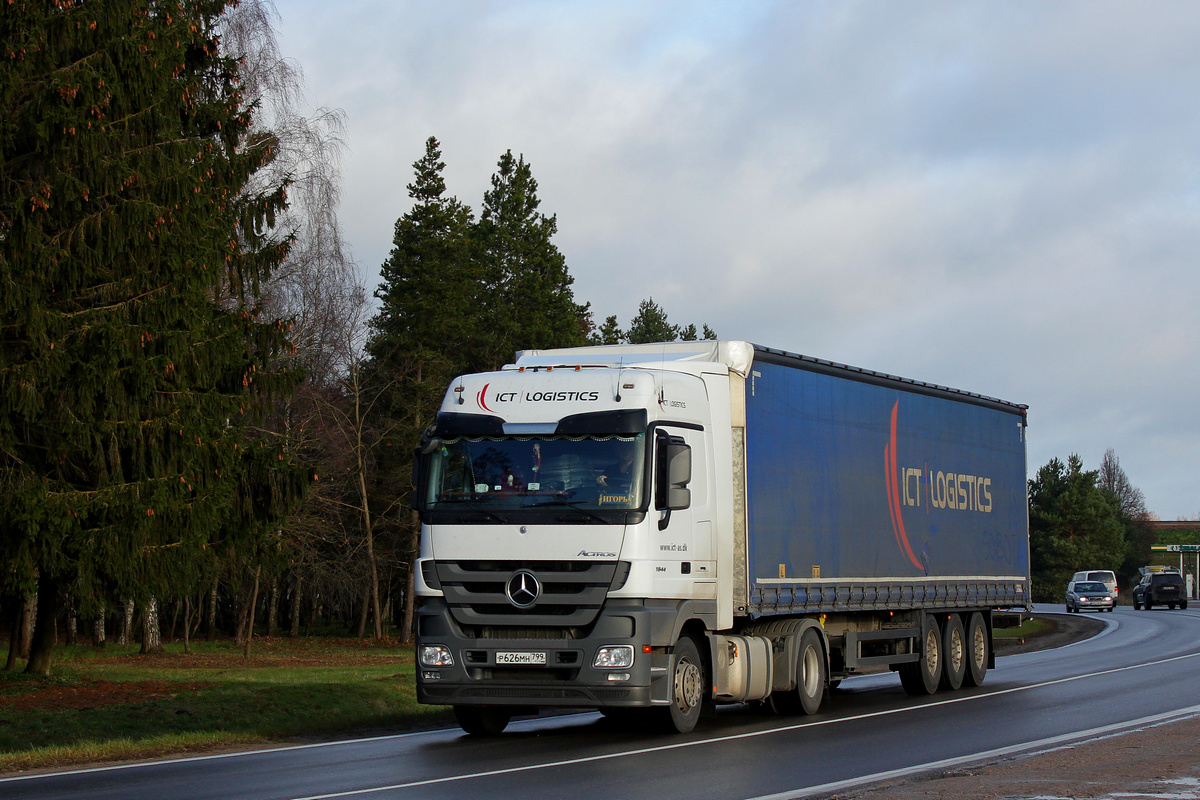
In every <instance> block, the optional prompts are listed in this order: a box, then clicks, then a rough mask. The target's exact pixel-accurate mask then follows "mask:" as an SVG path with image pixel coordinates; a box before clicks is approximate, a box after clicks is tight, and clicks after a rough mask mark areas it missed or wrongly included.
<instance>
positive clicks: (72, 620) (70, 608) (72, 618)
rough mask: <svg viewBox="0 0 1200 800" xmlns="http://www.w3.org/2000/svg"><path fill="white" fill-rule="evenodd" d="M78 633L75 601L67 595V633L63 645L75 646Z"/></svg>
mask: <svg viewBox="0 0 1200 800" xmlns="http://www.w3.org/2000/svg"><path fill="white" fill-rule="evenodd" d="M78 632H79V619H78V617H77V616H76V615H75V599H74V598H73V597H71V595H69V594H68V595H67V632H66V636H65V642H64V643H65V644H75V638H76V636H77V634H78Z"/></svg>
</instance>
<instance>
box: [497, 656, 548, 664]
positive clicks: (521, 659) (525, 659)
mask: <svg viewBox="0 0 1200 800" xmlns="http://www.w3.org/2000/svg"><path fill="white" fill-rule="evenodd" d="M496 663H497V664H537V665H544V664H545V663H546V654H545V653H496Z"/></svg>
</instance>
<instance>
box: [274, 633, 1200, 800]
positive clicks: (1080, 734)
mask: <svg viewBox="0 0 1200 800" xmlns="http://www.w3.org/2000/svg"><path fill="white" fill-rule="evenodd" d="M1190 658H1200V653H1191V654H1189V655H1182V656H1172V657H1171V658H1164V659H1161V660H1159V661H1151V662H1149V663H1146V664H1135V665H1133V666H1128V667H1114V668H1112V669H1105V670H1100V671H1099V672H1091V673H1088V674H1086V675H1075V676H1072V677H1068V678H1056V679H1055V680H1052V681H1043V682H1042V683H1034V684H1030V685H1028V686H1014V687H1011V688H1008V689H1000V690H997V691H994V692H988V693H987V694H978V695H969V696H966V697H954V698H949V699H946V700H938V701H935V702H932V703H922V704H921V705H917V706H903V707H901V708H893V709H889V710H887V711H872V712H871V713H869V714H858V715H856V716H853V717H841V718H838V719H824V720H815V721H813V722H802V723H798V724H795V725H786V726H784V727H782V728H770V729H768V730H762V731H751V732H749V733H736V734H730V735H728V736H718V737H716V738H713V739H699V740H696V741H691V742H678V743H675V744H664V745H656V746H654V747H641V748H638V749H636V750H624V751H621V752H619V753H607V754H604V755H597V756H584V757H581V758H571V759H565V760H563V761H549V762H546V763H543V764H528V765H525V766H521V767H506V768H504V769H493V770H486V771H484V772H471V773H466V774H463V775H447V776H444V777H440V778H427V779H425V780H420V781H409V782H408V783H394V784H390V785H388V786H373V787H369V788H366V789H348V790H347V791H344V792H332V793H330V794H315V795H310V796H308V797H297V798H292V800H334V798H339V797H358V796H365V795H370V794H375V793H376V792H390V791H397V790H400V789H412V788H416V787H419V786H435V785H437V784H442V783H453V782H455V781H468V780H475V779H478V778H493V777H495V776H497V775H512V774H514V773H518V772H533V771H535V770H542V769H554V768H557V767H569V766H573V765H575V764H589V763H593V762H596V761H607V760H610V759H615V758H626V757H629V756H640V755H647V754H650V753H661V752H665V751H667V750H680V749H683V748H685V747H697V746H701V745H711V744H720V743H722V742H734V741H739V740H742V739H755V738H758V737H760V736H770V735H772V734H776V733H786V732H788V731H794V730H799V729H801V728H810V727H819V726H823V725H834V724H840V723H843V722H856V721H859V720H864V719H873V718H875V717H886V716H890V715H892V714H901V713H905V712H909V711H919V710H922V709H926V708H934V707H936V706H944V705H950V704H952V703H965V702H969V701H972V700H982V699H984V698H990V697H996V696H998V695H1003V694H1014V693H1016V692H1027V691H1031V690H1033V689H1041V688H1044V687H1046V686H1055V685H1058V684H1062V683H1071V682H1073V681H1078V680H1084V679H1085V678H1097V677H1101V676H1103V675H1112V674H1115V673H1119V672H1125V671H1128V670H1134V669H1145V668H1146V667H1153V666H1159V665H1162V664H1169V663H1171V662H1173V661H1182V660H1185V659H1190ZM1196 715H1200V705H1196V706H1190V707H1188V708H1186V709H1177V710H1175V711H1169V712H1164V713H1162V714H1156V715H1154V716H1150V717H1142V718H1140V719H1137V720H1133V721H1129V722H1117V723H1113V724H1111V725H1105V726H1102V727H1099V728H1092V729H1091V730H1086V731H1073V732H1071V733H1065V734H1061V735H1059V736H1054V737H1050V738H1047V739H1039V740H1037V741H1035V742H1027V743H1024V744H1017V745H1011V746H1009V747H1005V748H1000V749H998V750H991V751H988V752H986V753H977V754H974V755H969V756H961V757H959V758H955V759H948V760H946V761H944V762H942V761H938V762H933V763H931V764H922V765H919V766H915V767H906V768H904V769H901V770H894V771H892V772H887V773H879V775H881V776H883V777H879V776H872V778H871V780H873V781H874V780H887V779H888V776H891V775H893V774H894V775H907V774H910V771H911V772H914V773H915V772H921V771H925V770H928V769H938V768H939V766H941V765H949V764H965V763H971V762H975V761H981V760H987V759H990V758H993V757H995V756H997V755H1006V754H1009V753H1019V752H1023V751H1025V750H1029V749H1036V748H1038V747H1041V746H1048V745H1049V744H1051V743H1062V742H1070V741H1074V740H1078V739H1083V738H1087V737H1095V736H1102V735H1104V734H1105V733H1107V732H1112V731H1119V730H1125V729H1134V728H1138V727H1146V726H1148V725H1149V724H1151V723H1152V722H1154V721H1162V720H1167V719H1177V718H1178V719H1183V718H1185V717H1190V716H1196ZM853 780H854V781H858V780H865V779H853ZM834 785H835V784H828V786H834ZM797 791H798V792H814V791H815V789H814V790H809V789H803V790H797ZM823 791H834V790H833V789H828V788H826V789H823ZM807 796H809V795H808V794H780V795H770V797H771V798H787V797H807ZM755 800H766V798H756V799H755Z"/></svg>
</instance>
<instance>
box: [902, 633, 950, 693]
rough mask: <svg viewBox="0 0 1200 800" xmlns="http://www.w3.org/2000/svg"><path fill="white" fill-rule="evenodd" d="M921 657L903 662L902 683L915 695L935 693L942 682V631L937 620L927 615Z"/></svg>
mask: <svg viewBox="0 0 1200 800" xmlns="http://www.w3.org/2000/svg"><path fill="white" fill-rule="evenodd" d="M921 640H922V643H923V647H922V648H921V659H920V660H919V661H910V662H908V663H906V664H901V665H900V669H899V670H898V671H899V673H900V685H901V686H903V687H904V691H906V692H908V693H909V694H910V695H912V696H914V697H920V696H922V695H928V694H933V693H934V692H936V691H937V690H938V686H939V685H940V684H941V682H942V632H941V629H940V628H939V627H938V623H937V620H936V619H934V618H933V617H931V616H930V615H928V614H926V615H925V620H924V624H923V625H922V633H921Z"/></svg>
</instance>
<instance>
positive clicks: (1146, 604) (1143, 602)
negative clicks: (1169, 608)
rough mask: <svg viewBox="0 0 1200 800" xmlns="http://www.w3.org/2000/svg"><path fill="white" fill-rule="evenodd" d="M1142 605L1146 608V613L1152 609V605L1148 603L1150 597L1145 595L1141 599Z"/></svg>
mask: <svg viewBox="0 0 1200 800" xmlns="http://www.w3.org/2000/svg"><path fill="white" fill-rule="evenodd" d="M1142 605H1144V606H1145V607H1146V610H1147V611H1149V610H1150V609H1152V608H1154V604H1153V603H1151V602H1150V595H1146V596H1145V597H1143V598H1142Z"/></svg>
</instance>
